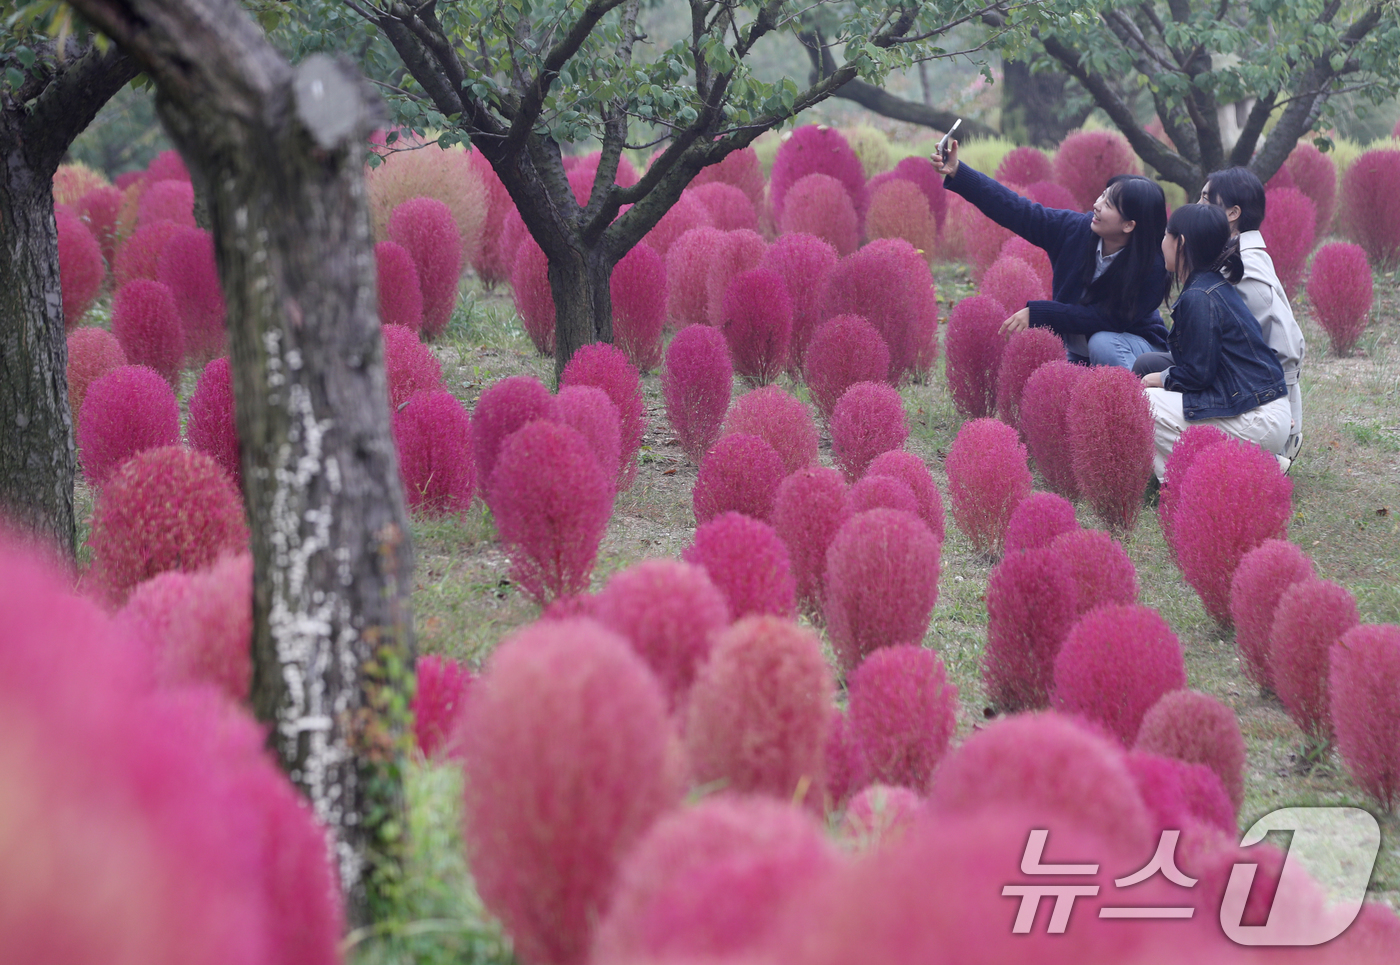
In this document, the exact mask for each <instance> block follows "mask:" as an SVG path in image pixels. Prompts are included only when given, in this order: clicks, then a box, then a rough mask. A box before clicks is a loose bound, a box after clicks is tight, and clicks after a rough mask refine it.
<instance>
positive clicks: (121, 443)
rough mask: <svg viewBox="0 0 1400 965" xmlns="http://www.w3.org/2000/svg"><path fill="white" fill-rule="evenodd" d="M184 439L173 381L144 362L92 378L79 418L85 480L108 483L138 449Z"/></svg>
mask: <svg viewBox="0 0 1400 965" xmlns="http://www.w3.org/2000/svg"><path fill="white" fill-rule="evenodd" d="M179 442H180V404H179V403H178V402H177V401H176V400H175V393H174V391H172V390H171V388H170V383H168V382H166V381H165V380H164V379H162V378H161V377H160V374H159V373H157V372H156V371H155V370H154V369H149V368H147V367H146V366H144V365H122V366H119V367H117V368H115V369H112V370H111V371H110V372H108V373H107V374H106V375H103V376H100V377H98V378H97V379H94V380H93V382H92V383H91V384H90V385H89V386H88V390H87V396H86V397H85V398H84V400H83V407H82V411H81V412H80V414H79V416H78V433H77V443H78V454H79V457H80V459H81V462H82V466H83V475H84V476H85V477H87V481H88V482H89V483H90V484H91V485H93V486H97V487H101V486H103V485H105V484H106V482H107V479H108V477H109V476H111V475H112V473H113V472H115V471H116V470H117V467H118V466H120V465H121V464H122V463H124V462H126V461H127V460H128V459H130V458H131V457H132V456H134V455H136V454H137V453H138V452H144V451H145V450H147V449H157V448H160V447H161V446H174V445H177V444H178V443H179Z"/></svg>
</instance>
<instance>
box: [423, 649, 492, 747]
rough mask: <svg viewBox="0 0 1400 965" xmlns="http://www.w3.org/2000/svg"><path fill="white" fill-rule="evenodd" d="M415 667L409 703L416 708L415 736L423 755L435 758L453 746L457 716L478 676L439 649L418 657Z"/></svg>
mask: <svg viewBox="0 0 1400 965" xmlns="http://www.w3.org/2000/svg"><path fill="white" fill-rule="evenodd" d="M414 670H415V674H416V677H417V686H416V687H414V690H413V702H412V703H411V704H410V705H409V709H410V710H411V711H413V736H414V738H415V739H416V740H417V741H418V749H419V750H420V751H422V752H423V756H424V757H426V758H428V759H429V760H433V759H434V758H437V757H440V756H443V755H446V754H447V753H449V752H450V751H451V750H452V749H453V748H452V746H451V745H452V739H453V735H454V734H455V733H456V729H457V726H456V725H457V716H458V715H459V714H460V713H461V712H462V707H463V706H464V705H465V704H466V698H467V693H468V691H469V690H470V689H471V685H472V682H473V681H474V680H475V679H476V678H475V677H474V676H473V675H472V672H471V671H470V670H468V669H467V668H465V667H463V666H462V665H461V664H460V663H458V662H457V661H455V660H453V659H452V658H451V657H444V656H442V655H441V654H436V653H434V654H428V655H426V656H422V657H419V658H418V661H417V663H416V665H415V667H414Z"/></svg>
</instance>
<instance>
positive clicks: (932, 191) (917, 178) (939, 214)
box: [890, 155, 948, 231]
mask: <svg viewBox="0 0 1400 965" xmlns="http://www.w3.org/2000/svg"><path fill="white" fill-rule="evenodd" d="M890 173H892V174H893V175H894V176H895V177H897V178H902V179H904V180H905V181H911V182H913V183H914V184H917V185H918V186H919V190H920V191H922V192H923V193H924V199H925V200H926V201H928V210H929V212H930V213H931V214H932V215H933V217H934V218H935V220H937V222H938V228H939V230H940V231H941V230H942V229H943V219H944V218H945V217H946V215H947V213H948V192H947V191H946V190H944V188H943V175H941V174H939V173H938V169H937V168H935V167H934V166H933V162H932V161H930V160H929V159H928V158H926V157H920V156H919V155H913V156H910V157H907V158H904V159H902V160H901V161H900V162H899V163H898V164H896V165H895V166H894V170H893V171H892V172H890Z"/></svg>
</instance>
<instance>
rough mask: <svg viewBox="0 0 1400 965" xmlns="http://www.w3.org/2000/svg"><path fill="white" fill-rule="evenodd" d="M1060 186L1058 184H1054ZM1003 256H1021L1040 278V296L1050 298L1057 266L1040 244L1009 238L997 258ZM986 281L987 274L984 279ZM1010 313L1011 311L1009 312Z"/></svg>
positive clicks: (1023, 239) (999, 258)
mask: <svg viewBox="0 0 1400 965" xmlns="http://www.w3.org/2000/svg"><path fill="white" fill-rule="evenodd" d="M1052 187H1058V185H1052ZM1002 258H1019V259H1021V260H1022V261H1024V262H1025V263H1026V264H1028V265H1030V266H1031V268H1033V269H1034V270H1035V274H1036V277H1037V278H1039V279H1040V291H1041V293H1042V294H1040V295H1039V296H1038V297H1040V298H1049V297H1050V293H1051V290H1052V288H1053V286H1054V282H1055V268H1054V266H1053V265H1051V264H1050V256H1049V255H1048V254H1046V253H1045V249H1044V248H1041V247H1040V246H1039V245H1033V244H1031V243H1030V242H1029V241H1027V240H1026V239H1025V238H1022V237H1021V236H1020V235H1017V236H1015V237H1014V238H1010V239H1008V240H1007V242H1006V244H1004V245H1002V246H1001V253H1000V254H999V255H998V256H997V260H998V261H1000V260H1001V259H1002ZM982 281H983V284H985V283H986V278H985V276H984V277H983V279H982ZM1008 314H1009V313H1008Z"/></svg>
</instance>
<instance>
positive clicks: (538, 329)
mask: <svg viewBox="0 0 1400 965" xmlns="http://www.w3.org/2000/svg"><path fill="white" fill-rule="evenodd" d="M510 290H511V295H512V297H513V298H514V304H515V313H516V314H517V315H519V316H520V321H521V324H522V325H524V327H525V334H526V335H528V336H530V342H531V343H532V344H533V345H534V346H535V351H536V352H539V353H540V354H541V355H545V356H549V355H553V354H554V322H555V316H554V293H553V291H552V290H551V289H550V287H549V258H548V256H546V255H545V253H544V249H543V248H541V247H540V246H539V243H538V242H536V241H535V239H534V238H532V237H530V236H528V235H527V236H526V237H524V238H522V239H521V241H520V244H519V246H518V247H517V248H516V249H515V263H514V265H513V266H512V268H511V270H510Z"/></svg>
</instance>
